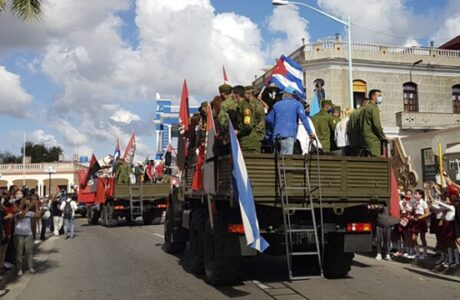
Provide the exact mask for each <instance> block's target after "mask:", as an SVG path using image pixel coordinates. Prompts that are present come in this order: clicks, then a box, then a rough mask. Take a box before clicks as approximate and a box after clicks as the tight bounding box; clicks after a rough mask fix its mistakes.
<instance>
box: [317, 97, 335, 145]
mask: <svg viewBox="0 0 460 300" xmlns="http://www.w3.org/2000/svg"><path fill="white" fill-rule="evenodd" d="M331 109H332V101H331V100H324V101H322V102H321V111H320V112H319V113H317V114H316V115H315V116H314V117H313V118H311V120H312V121H313V125H314V127H315V129H316V134H317V136H318V140H319V142H320V143H321V145H322V146H323V152H324V153H328V152H329V151H331V140H333V137H334V135H335V134H334V129H335V125H334V122H333V119H332V116H331V115H330V114H329V113H328V112H329V110H331Z"/></svg>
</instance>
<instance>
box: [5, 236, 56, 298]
mask: <svg viewBox="0 0 460 300" xmlns="http://www.w3.org/2000/svg"><path fill="white" fill-rule="evenodd" d="M57 239H58V237H54V236H50V237H48V239H47V240H46V241H42V242H40V244H38V245H34V267H35V269H36V270H37V273H35V274H31V273H29V272H28V271H26V272H24V274H23V275H22V276H21V277H18V276H17V275H16V269H15V268H13V269H11V270H9V271H8V272H6V273H5V274H4V275H3V277H2V279H1V281H0V287H1V288H3V289H5V290H6V294H5V295H4V296H2V297H1V298H2V299H16V298H18V297H19V296H20V295H21V293H22V292H23V291H24V289H25V288H26V287H27V285H28V284H29V282H30V281H31V280H32V279H33V277H34V276H40V273H41V272H44V271H46V269H47V265H46V263H47V261H48V258H49V256H50V254H51V253H53V252H55V251H56V250H55V249H54V245H55V242H56V240H57Z"/></svg>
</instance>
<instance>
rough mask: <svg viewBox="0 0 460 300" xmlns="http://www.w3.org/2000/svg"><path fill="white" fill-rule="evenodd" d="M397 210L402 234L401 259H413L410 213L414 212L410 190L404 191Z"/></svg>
mask: <svg viewBox="0 0 460 300" xmlns="http://www.w3.org/2000/svg"><path fill="white" fill-rule="evenodd" d="M399 208H400V210H401V222H400V224H399V230H400V232H401V233H402V235H403V239H404V254H403V257H406V258H409V259H414V258H415V255H414V254H415V253H414V251H413V243H412V224H411V219H412V211H413V210H414V207H413V205H412V190H407V191H406V196H405V197H404V199H403V200H401V201H400V202H399Z"/></svg>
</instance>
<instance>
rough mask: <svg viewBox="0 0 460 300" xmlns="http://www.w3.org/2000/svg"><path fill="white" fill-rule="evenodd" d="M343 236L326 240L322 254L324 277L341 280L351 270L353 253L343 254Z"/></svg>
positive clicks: (335, 236) (335, 235)
mask: <svg viewBox="0 0 460 300" xmlns="http://www.w3.org/2000/svg"><path fill="white" fill-rule="evenodd" d="M343 238H344V236H343V235H338V234H334V235H333V236H332V237H331V238H329V239H328V243H327V244H326V246H325V249H324V252H325V255H324V268H323V269H324V276H326V278H343V277H345V276H346V275H347V274H348V272H349V271H350V269H351V264H352V263H353V257H354V254H353V253H345V252H343Z"/></svg>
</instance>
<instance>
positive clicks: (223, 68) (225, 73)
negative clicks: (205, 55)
mask: <svg viewBox="0 0 460 300" xmlns="http://www.w3.org/2000/svg"><path fill="white" fill-rule="evenodd" d="M222 71H223V72H224V83H227V84H228V77H227V72H225V67H224V66H222Z"/></svg>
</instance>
